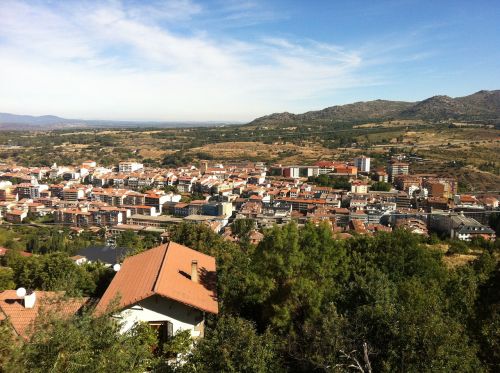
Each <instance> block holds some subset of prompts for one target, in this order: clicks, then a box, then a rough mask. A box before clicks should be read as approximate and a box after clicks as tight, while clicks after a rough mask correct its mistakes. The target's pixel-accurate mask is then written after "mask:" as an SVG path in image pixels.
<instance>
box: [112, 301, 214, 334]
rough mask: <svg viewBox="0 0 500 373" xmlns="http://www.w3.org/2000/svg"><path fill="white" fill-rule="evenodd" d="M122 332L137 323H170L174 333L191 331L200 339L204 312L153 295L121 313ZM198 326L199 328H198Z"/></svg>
mask: <svg viewBox="0 0 500 373" xmlns="http://www.w3.org/2000/svg"><path fill="white" fill-rule="evenodd" d="M119 317H120V318H122V321H123V326H122V331H123V332H126V331H127V330H129V329H131V328H132V327H133V326H134V325H135V324H136V323H137V322H140V321H143V322H155V321H160V322H162V321H170V322H171V323H172V324H173V331H174V333H177V332H178V331H181V330H190V331H191V336H192V337H194V338H196V337H200V335H201V330H198V329H200V327H199V326H200V323H203V319H204V316H203V312H202V311H200V310H198V309H196V308H193V307H189V306H187V305H184V304H182V303H179V302H176V301H173V300H170V299H166V298H162V297H160V296H158V295H153V296H151V297H149V298H147V299H144V300H142V301H140V302H139V303H137V304H135V305H133V306H130V307H128V308H126V309H124V310H123V311H121V312H120V314H119ZM197 325H198V328H196V326H197Z"/></svg>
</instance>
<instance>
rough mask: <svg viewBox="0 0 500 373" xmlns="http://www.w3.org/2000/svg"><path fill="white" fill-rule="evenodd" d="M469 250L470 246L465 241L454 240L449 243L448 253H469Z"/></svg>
mask: <svg viewBox="0 0 500 373" xmlns="http://www.w3.org/2000/svg"><path fill="white" fill-rule="evenodd" d="M468 252H469V246H468V245H467V243H465V242H464V241H460V240H453V241H451V242H450V244H449V248H448V252H447V254H450V255H452V254H467V253H468Z"/></svg>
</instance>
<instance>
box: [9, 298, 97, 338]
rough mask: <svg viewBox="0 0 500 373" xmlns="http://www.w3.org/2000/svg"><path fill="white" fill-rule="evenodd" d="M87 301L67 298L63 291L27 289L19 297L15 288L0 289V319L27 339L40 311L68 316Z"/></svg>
mask: <svg viewBox="0 0 500 373" xmlns="http://www.w3.org/2000/svg"><path fill="white" fill-rule="evenodd" d="M89 301H90V299H89V298H67V297H65V294H64V292H53V291H28V292H27V293H26V295H23V296H22V297H21V296H19V295H18V293H17V292H16V290H4V291H0V321H4V320H8V322H9V325H10V326H11V328H12V331H13V333H14V334H15V335H18V336H20V337H22V338H24V339H28V338H29V336H30V335H31V329H32V327H33V325H34V323H35V322H36V319H37V317H38V316H39V315H40V313H41V312H47V313H50V314H57V316H58V317H68V318H69V317H71V316H72V315H75V314H77V313H78V312H80V311H81V310H82V308H83V307H84V306H85V305H87V304H88V302H89Z"/></svg>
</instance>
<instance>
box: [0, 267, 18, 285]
mask: <svg viewBox="0 0 500 373" xmlns="http://www.w3.org/2000/svg"><path fill="white" fill-rule="evenodd" d="M15 286H16V284H15V283H14V271H13V270H12V268H8V267H0V291H2V290H7V289H14V288H15Z"/></svg>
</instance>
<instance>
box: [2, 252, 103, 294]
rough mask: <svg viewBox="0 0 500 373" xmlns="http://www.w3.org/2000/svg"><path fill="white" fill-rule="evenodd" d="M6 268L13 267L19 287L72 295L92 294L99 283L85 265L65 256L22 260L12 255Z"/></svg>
mask: <svg viewBox="0 0 500 373" xmlns="http://www.w3.org/2000/svg"><path fill="white" fill-rule="evenodd" d="M5 265H7V266H8V267H10V268H12V270H13V272H14V275H13V281H14V283H15V286H16V287H20V286H23V287H25V288H29V289H38V290H64V291H66V292H68V294H69V295H92V294H93V293H94V291H95V289H96V282H94V279H93V277H92V275H91V272H89V271H87V270H86V267H85V266H78V265H76V264H75V263H74V262H73V261H72V260H71V259H69V258H68V257H67V256H66V255H65V254H63V253H54V254H47V255H41V256H31V257H22V256H20V255H19V254H17V253H16V252H12V253H9V255H8V256H7V258H6V261H5Z"/></svg>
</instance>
